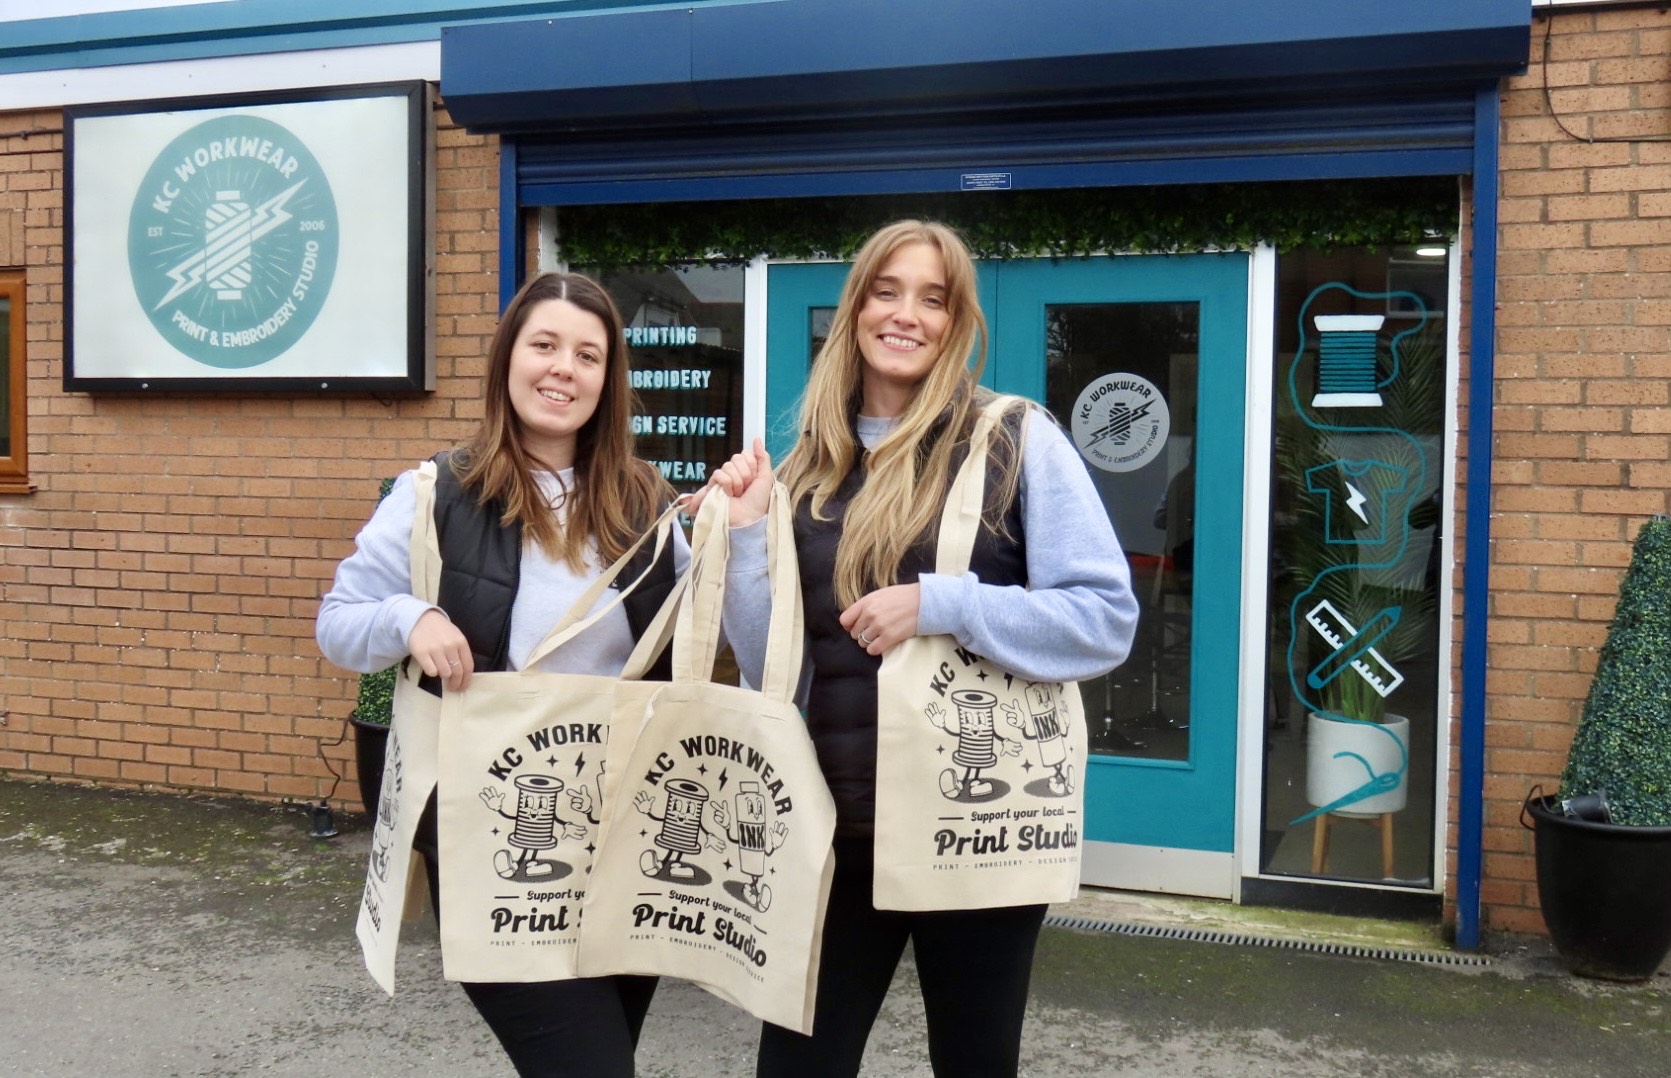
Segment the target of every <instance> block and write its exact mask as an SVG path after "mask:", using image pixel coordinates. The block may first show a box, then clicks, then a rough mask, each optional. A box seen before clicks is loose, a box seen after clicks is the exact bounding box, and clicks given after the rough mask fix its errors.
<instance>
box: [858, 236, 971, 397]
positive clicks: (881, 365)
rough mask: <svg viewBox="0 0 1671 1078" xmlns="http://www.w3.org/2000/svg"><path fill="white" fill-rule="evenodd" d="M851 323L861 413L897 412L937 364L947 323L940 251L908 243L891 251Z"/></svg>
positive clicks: (924, 244)
mask: <svg viewBox="0 0 1671 1078" xmlns="http://www.w3.org/2000/svg"><path fill="white" fill-rule="evenodd" d="M855 321H856V328H857V331H858V339H859V354H860V355H861V356H863V357H864V370H863V372H862V379H861V382H862V385H863V387H864V401H863V403H862V404H861V406H860V407H861V411H863V413H864V414H865V415H868V416H878V417H886V416H896V415H899V414H900V413H901V412H902V411H904V409H905V406H906V405H907V404H908V403H910V400H911V397H912V395H913V394H914V393H915V392H916V389H917V385H918V384H919V383H920V382H921V381H922V380H923V379H924V378H925V377H927V376H928V372H929V371H931V370H933V369H934V364H935V363H937V362H939V359H940V338H941V337H942V336H943V335H944V334H945V332H946V327H947V325H948V324H950V322H951V314H950V312H949V311H948V309H947V300H946V266H945V260H944V259H942V258H941V257H940V252H939V250H938V249H936V248H935V247H934V246H933V245H932V244H928V243H921V242H917V243H907V244H905V245H903V246H902V247H900V248H899V250H897V251H895V252H894V253H893V254H892V255H890V256H889V257H888V260H887V261H886V262H884V263H883V264H882V269H881V271H880V272H878V273H877V275H876V279H875V280H873V281H871V282H870V289H869V291H868V292H867V293H866V295H865V301H864V306H863V307H861V308H860V309H859V314H858V317H857V319H856V320H855Z"/></svg>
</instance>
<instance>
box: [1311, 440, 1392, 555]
mask: <svg viewBox="0 0 1671 1078" xmlns="http://www.w3.org/2000/svg"><path fill="white" fill-rule="evenodd" d="M1336 470H1338V471H1339V473H1340V485H1341V486H1342V487H1343V488H1344V495H1343V500H1344V502H1345V504H1344V505H1337V504H1336V494H1337V493H1339V492H1338V491H1336V490H1335V486H1334V483H1333V482H1332V480H1331V476H1330V475H1329V473H1330V472H1333V471H1336ZM1305 479H1306V482H1305V486H1306V490H1307V491H1309V492H1311V493H1312V494H1320V495H1322V497H1323V499H1324V503H1323V519H1324V520H1325V521H1326V527H1327V531H1328V534H1327V535H1325V536H1324V537H1323V538H1324V540H1325V541H1327V542H1329V543H1337V544H1355V545H1359V546H1367V545H1369V544H1372V543H1381V542H1385V541H1386V540H1387V538H1388V526H1389V524H1390V525H1393V526H1394V527H1396V525H1397V523H1398V522H1397V521H1388V519H1387V502H1388V501H1390V500H1391V499H1392V496H1393V495H1395V494H1397V493H1399V492H1400V491H1402V490H1403V489H1404V488H1405V487H1406V486H1407V485H1409V482H1410V473H1409V472H1408V471H1407V470H1406V469H1404V468H1400V467H1398V466H1397V465H1395V464H1388V463H1387V462H1386V461H1383V460H1335V461H1330V462H1328V463H1327V464H1319V465H1317V466H1316V467H1314V468H1307V469H1306V473H1305ZM1394 534H1396V532H1394Z"/></svg>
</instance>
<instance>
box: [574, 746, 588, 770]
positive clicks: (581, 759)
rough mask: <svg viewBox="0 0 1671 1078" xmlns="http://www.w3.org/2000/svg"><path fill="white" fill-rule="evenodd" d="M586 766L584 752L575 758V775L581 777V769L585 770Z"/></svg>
mask: <svg viewBox="0 0 1671 1078" xmlns="http://www.w3.org/2000/svg"><path fill="white" fill-rule="evenodd" d="M585 766H586V754H585V753H584V752H583V753H581V754H580V755H579V756H577V757H576V758H575V761H574V773H575V774H576V775H579V774H580V772H581V769H582V768H584V767H585Z"/></svg>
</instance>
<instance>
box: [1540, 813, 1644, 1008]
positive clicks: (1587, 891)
mask: <svg viewBox="0 0 1671 1078" xmlns="http://www.w3.org/2000/svg"><path fill="white" fill-rule="evenodd" d="M1533 794H1534V796H1529V797H1527V798H1526V803H1525V805H1524V806H1523V807H1522V809H1521V817H1520V818H1521V823H1522V824H1526V817H1527V816H1528V815H1530V816H1531V819H1532V822H1531V823H1530V824H1526V826H1528V827H1530V828H1531V830H1532V836H1533V846H1534V847H1535V848H1536V850H1537V869H1538V901H1539V903H1541V904H1542V906H1543V923H1544V924H1545V925H1547V926H1548V927H1549V935H1550V938H1551V939H1553V940H1554V942H1555V950H1556V951H1557V952H1559V953H1560V956H1561V959H1562V961H1564V962H1565V963H1566V965H1567V968H1568V969H1570V970H1571V971H1572V972H1574V973H1576V974H1578V975H1580V976H1583V977H1599V978H1602V979H1604V980H1609V981H1644V980H1647V979H1648V978H1649V977H1652V976H1653V975H1654V971H1655V970H1657V969H1659V966H1660V963H1661V962H1663V961H1664V960H1665V956H1666V954H1667V953H1671V827H1623V826H1620V825H1618V824H1611V823H1598V822H1594V821H1591V820H1581V819H1577V818H1575V817H1569V816H1566V815H1564V814H1563V813H1562V812H1561V810H1560V809H1559V808H1558V807H1556V806H1555V804H1554V801H1555V799H1554V798H1552V797H1537V796H1535V794H1536V791H1533Z"/></svg>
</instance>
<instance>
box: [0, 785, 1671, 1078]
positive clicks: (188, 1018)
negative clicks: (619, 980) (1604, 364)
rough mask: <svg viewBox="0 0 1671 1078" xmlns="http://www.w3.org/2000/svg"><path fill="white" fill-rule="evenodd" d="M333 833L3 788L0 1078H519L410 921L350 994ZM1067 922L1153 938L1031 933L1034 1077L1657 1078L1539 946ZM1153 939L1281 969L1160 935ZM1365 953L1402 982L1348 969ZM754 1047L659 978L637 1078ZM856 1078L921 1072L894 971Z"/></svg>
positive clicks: (239, 805)
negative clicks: (1462, 954)
mask: <svg viewBox="0 0 1671 1078" xmlns="http://www.w3.org/2000/svg"><path fill="white" fill-rule="evenodd" d="M337 825H338V827H339V828H340V829H341V830H342V834H341V835H340V836H339V837H337V838H335V839H330V840H315V839H311V838H309V837H308V832H309V820H308V817H307V816H306V815H305V814H304V813H303V812H301V811H299V810H296V809H286V808H283V807H278V806H268V805H258V804H254V803H250V802H243V801H233V800H214V799H204V798H188V797H178V796H170V795H148V794H132V793H123V792H117V791H107V790H97V789H90V788H84V787H71V786H60V785H47V784H33V783H23V782H18V781H8V780H4V779H0V925H3V926H4V927H3V928H0V933H3V936H0V938H3V939H4V947H3V948H0V1075H23V1076H47V1075H50V1076H62V1075H74V1076H79V1075H98V1076H103V1075H118V1074H120V1075H137V1076H146V1078H148V1076H200V1078H210V1076H231V1075H247V1074H272V1075H294V1076H296V1078H381V1076H385V1075H387V1076H402V1075H409V1074H412V1073H415V1072H422V1073H427V1074H434V1075H444V1076H455V1075H456V1076H462V1078H476V1076H481V1078H499V1076H506V1075H510V1074H511V1073H512V1072H511V1070H510V1068H509V1066H508V1065H507V1064H506V1063H505V1062H504V1060H503V1058H502V1057H501V1056H500V1054H499V1051H498V1048H497V1046H496V1045H495V1044H494V1042H493V1040H492V1038H491V1036H490V1035H489V1034H488V1032H487V1030H486V1028H485V1027H484V1026H483V1025H482V1024H481V1022H480V1021H479V1020H478V1019H477V1018H476V1016H475V1013H474V1011H472V1010H471V1008H470V1006H469V1004H468V1003H467V1002H466V1000H465V999H464V996H463V994H462V993H461V992H460V991H459V990H458V989H457V987H456V986H454V985H451V984H448V983H446V982H444V981H442V980H441V979H440V975H439V969H440V958H439V949H438V945H437V942H436V937H435V931H434V928H433V925H432V924H431V923H430V922H429V921H428V920H427V919H426V920H425V921H423V922H420V923H417V924H414V925H410V926H408V929H407V934H406V936H405V941H404V943H403V946H402V953H401V959H400V965H399V969H398V977H399V995H398V996H397V997H396V998H395V999H393V1000H391V999H389V998H387V997H386V996H384V995H383V993H382V992H381V990H379V989H378V988H377V987H376V986H375V985H374V984H373V983H372V982H371V979H370V978H369V977H368V976H367V975H366V974H365V971H364V969H363V967H362V966H361V964H360V958H359V952H358V948H357V945H356V944H355V942H354V939H353V921H354V916H355V910H356V906H357V902H358V898H359V890H360V875H361V872H362V869H363V865H364V860H365V854H366V849H367V838H368V829H367V825H366V821H365V820H364V819H363V818H360V817H357V816H346V817H345V816H343V815H341V814H339V816H338V819H337ZM1057 912H1058V913H1060V914H1062V915H1063V916H1065V917H1069V918H1074V919H1088V920H1089V921H1091V922H1098V923H1103V922H1107V923H1113V924H1119V925H1125V926H1130V925H1133V924H1135V923H1137V922H1149V923H1152V924H1154V925H1156V926H1158V927H1157V930H1158V932H1159V935H1158V936H1157V937H1148V936H1135V935H1130V934H1126V932H1124V931H1105V930H1100V929H1099V930H1083V929H1073V928H1065V927H1048V928H1047V929H1046V930H1045V933H1044V937H1043V939H1042V941H1041V946H1040V950H1039V957H1038V963H1037V966H1036V972H1035V976H1034V984H1033V999H1032V1004H1031V1007H1030V1010H1029V1014H1028V1026H1027V1034H1026V1042H1025V1045H1024V1048H1023V1054H1022V1055H1023V1073H1024V1074H1026V1075H1028V1076H1031V1078H1061V1076H1068V1075H1073V1076H1079V1075H1133V1076H1145V1078H1183V1076H1216V1075H1250V1076H1282V1078H1314V1076H1316V1078H1321V1076H1335V1075H1340V1076H1348V1075H1349V1076H1352V1078H1374V1076H1380V1075H1387V1076H1392V1075H1398V1076H1401V1078H1402V1076H1406V1075H1410V1074H1421V1075H1424V1076H1451V1075H1455V1076H1478V1078H1522V1076H1524V1078H1531V1076H1534V1075H1536V1076H1544V1075H1552V1074H1559V1075H1562V1076H1564V1078H1585V1076H1594V1078H1639V1076H1640V1078H1648V1076H1662V1075H1666V1074H1671V977H1667V976H1666V975H1665V974H1664V973H1662V974H1661V975H1660V976H1658V977H1656V978H1654V979H1653V980H1652V981H1650V982H1649V983H1647V984H1645V985H1638V986H1628V987H1622V986H1615V985H1606V984H1600V983H1596V982H1588V981H1582V980H1579V979H1576V978H1573V977H1570V976H1568V975H1566V974H1565V973H1564V972H1563V971H1562V970H1561V969H1560V967H1559V965H1558V964H1557V963H1556V962H1555V960H1554V959H1553V958H1552V957H1551V956H1550V955H1549V954H1548V953H1547V950H1546V949H1545V948H1542V947H1541V946H1539V945H1537V944H1536V943H1535V941H1533V942H1531V943H1527V941H1519V942H1518V943H1517V944H1515V945H1514V946H1510V947H1508V948H1507V949H1506V950H1503V951H1502V952H1501V953H1498V954H1494V955H1491V956H1489V957H1488V958H1485V959H1483V960H1481V961H1482V962H1483V964H1479V965H1446V964H1437V963H1436V962H1432V961H1422V960H1420V959H1423V958H1424V957H1427V956H1436V957H1437V958H1439V959H1440V960H1443V959H1444V958H1445V957H1446V956H1445V955H1444V953H1443V952H1442V950H1441V949H1439V948H1438V947H1437V945H1436V944H1435V943H1433V941H1431V940H1424V939H1423V933H1422V932H1420V931H1414V930H1411V931H1413V933H1414V934H1413V935H1410V936H1409V938H1407V939H1401V938H1398V937H1400V935H1401V934H1404V933H1405V932H1406V930H1405V929H1401V928H1397V927H1393V928H1391V929H1389V928H1388V927H1387V926H1377V925H1364V924H1362V923H1357V922H1349V921H1340V922H1338V923H1333V922H1331V921H1330V919H1325V918H1315V917H1311V918H1300V919H1294V918H1289V919H1287V920H1286V921H1285V920H1284V919H1283V918H1282V917H1280V916H1268V915H1265V914H1261V913H1260V912H1259V911H1250V910H1238V909H1236V908H1234V907H1225V906H1216V905H1213V904H1205V903H1183V902H1174V901H1170V900H1162V899H1149V898H1144V897H1141V896H1129V895H1109V894H1105V893H1088V894H1087V895H1086V896H1085V897H1084V898H1082V899H1081V900H1080V901H1079V902H1077V903H1074V904H1072V905H1071V906H1070V907H1066V908H1063V909H1061V910H1059V911H1057ZM1168 924H1171V925H1174V926H1182V929H1183V934H1185V935H1187V934H1190V931H1191V929H1190V926H1192V925H1193V926H1198V927H1199V926H1202V925H1205V926H1206V927H1208V928H1210V929H1212V930H1213V931H1215V932H1218V931H1225V930H1227V931H1228V934H1229V936H1230V937H1231V938H1233V939H1246V940H1251V939H1253V938H1255V937H1260V938H1263V937H1265V936H1267V935H1268V934H1272V933H1276V934H1284V933H1286V934H1288V935H1289V938H1290V940H1291V942H1293V943H1294V944H1295V945H1294V946H1255V945H1251V943H1219V942H1200V941H1198V940H1192V939H1180V938H1169V937H1168V930H1167V927H1166V926H1167V925H1168ZM1238 925H1239V926H1240V928H1239V929H1238V928H1237V926H1238ZM1359 931H1367V932H1368V933H1369V935H1367V936H1365V937H1363V938H1364V939H1365V940H1368V941H1371V942H1370V946H1371V947H1373V948H1374V949H1375V950H1377V951H1381V952H1384V953H1391V954H1394V955H1396V956H1398V959H1395V960H1388V959H1384V958H1383V959H1373V958H1367V957H1359V955H1360V954H1361V953H1362V951H1363V948H1361V947H1360V946H1358V945H1356V944H1354V943H1352V942H1351V940H1352V939H1353V938H1354V937H1352V935H1351V934H1352V933H1355V932H1359ZM1389 933H1390V935H1389ZM1173 934H1174V935H1175V934H1177V933H1173ZM1196 934H1197V935H1199V934H1200V933H1196ZM1331 939H1332V940H1336V941H1342V940H1344V941H1346V942H1344V943H1338V942H1337V943H1332V944H1331V943H1329V942H1328V941H1329V940H1331ZM1499 942H1500V943H1501V942H1503V941H1499ZM1318 946H1328V947H1332V948H1333V949H1335V950H1337V951H1341V952H1343V953H1333V954H1331V953H1320V952H1319V951H1318V950H1316V949H1315V948H1316V947H1318ZM1449 957H1450V958H1451V959H1455V958H1456V957H1457V956H1449ZM1411 958H1414V959H1417V960H1403V959H1411ZM1470 961H1472V959H1470ZM756 1029H757V1024H756V1023H755V1021H754V1020H753V1019H751V1018H749V1017H748V1016H747V1015H745V1014H742V1013H741V1012H738V1011H736V1010H735V1009H733V1008H731V1007H729V1006H728V1005H726V1004H724V1003H722V1002H720V1001H719V1000H717V999H715V998H713V997H711V996H709V995H707V994H706V993H704V992H702V991H701V990H699V989H696V988H693V987H691V986H690V985H687V984H682V983H677V982H664V983H663V986H662V989H661V990H660V992H659V993H658V994H657V997H656V1003H655V1006H654V1008H653V1010H652V1011H651V1014H650V1018H649V1021H648V1023H647V1027H646V1032H645V1037H644V1041H643V1044H642V1045H641V1047H640V1051H639V1073H640V1074H641V1075H643V1076H645V1078H659V1076H676V1078H711V1076H727V1078H730V1076H746V1075H749V1074H751V1073H752V1060H753V1043H754V1036H755V1031H756ZM864 1073H865V1074H866V1075H873V1076H878V1078H893V1076H905V1075H927V1074H928V1073H929V1070H928V1066H927V1063H926V1053H925V1051H924V1047H923V1040H922V1014H921V1007H920V1005H919V1004H918V1002H917V999H916V987H915V981H914V977H913V973H912V970H911V968H910V965H909V962H907V963H906V965H905V966H904V967H903V968H902V969H901V971H900V975H899V977H898V978H897V979H896V982H895V985H894V990H893V992H892V994H891V996H890V998H889V1000H888V1003H887V1005H886V1007H885V1009H884V1012H883V1015H882V1018H881V1020H880V1022H879V1023H878V1025H877V1027H876V1030H875V1033H874V1034H873V1036H872V1038H871V1045H870V1049H869V1053H868V1056H867V1061H866V1067H865V1072H864Z"/></svg>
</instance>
